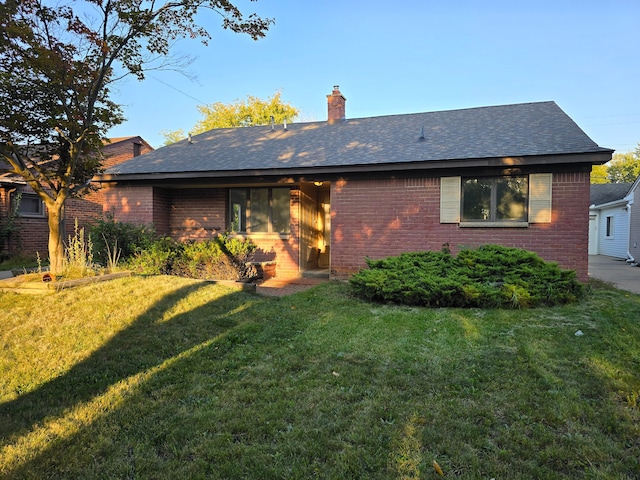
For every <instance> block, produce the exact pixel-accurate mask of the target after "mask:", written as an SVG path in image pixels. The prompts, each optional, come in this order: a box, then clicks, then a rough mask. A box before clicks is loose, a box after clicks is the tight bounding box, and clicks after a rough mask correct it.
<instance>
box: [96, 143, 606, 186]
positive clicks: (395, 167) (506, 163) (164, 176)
mask: <svg viewBox="0 0 640 480" xmlns="http://www.w3.org/2000/svg"><path fill="white" fill-rule="evenodd" d="M612 153H613V150H606V149H605V150H599V151H596V152H586V153H575V154H561V155H535V156H520V157H518V156H515V157H488V158H470V159H460V160H451V159H447V160H426V161H416V162H402V163H379V164H354V165H335V166H311V167H288V168H264V169H246V170H209V171H187V172H156V173H113V174H102V175H97V176H96V177H94V180H93V181H95V182H100V183H109V182H117V181H137V180H147V181H148V180H185V179H190V178H194V177H198V178H204V177H216V178H233V177H261V176H279V175H309V174H343V173H344V174H347V173H369V172H371V173H374V172H375V173H381V172H399V171H409V170H442V169H458V168H470V167H503V168H509V167H519V166H533V165H558V164H591V165H595V164H599V163H606V162H607V161H609V160H610V159H611V155H612Z"/></svg>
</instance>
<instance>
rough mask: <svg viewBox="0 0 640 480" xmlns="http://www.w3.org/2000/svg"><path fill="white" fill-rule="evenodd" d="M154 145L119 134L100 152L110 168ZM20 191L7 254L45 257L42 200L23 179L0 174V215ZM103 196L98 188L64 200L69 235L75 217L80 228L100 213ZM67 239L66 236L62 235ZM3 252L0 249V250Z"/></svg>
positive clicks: (46, 245)
mask: <svg viewBox="0 0 640 480" xmlns="http://www.w3.org/2000/svg"><path fill="white" fill-rule="evenodd" d="M152 150H153V148H152V147H151V146H150V145H149V144H148V143H147V142H146V141H145V140H144V139H142V138H141V137H139V136H134V137H122V138H113V139H110V142H109V143H107V144H105V146H104V148H103V155H104V157H105V161H104V164H103V166H104V168H109V167H113V166H115V165H117V164H119V163H121V162H124V161H127V160H130V159H132V158H134V157H136V156H138V155H141V154H143V153H148V152H150V151H152ZM17 193H21V194H22V200H21V203H20V216H19V218H18V220H17V222H16V223H17V227H18V229H17V232H16V233H14V234H12V235H11V236H10V237H9V239H8V242H7V244H6V245H5V246H4V247H5V251H7V252H8V253H12V254H15V253H21V254H25V255H34V254H36V253H38V254H39V255H40V256H41V257H42V258H43V259H45V258H47V257H48V239H49V227H48V225H47V212H46V208H45V207H44V204H43V202H42V200H40V198H39V197H38V196H37V195H36V194H35V193H34V192H33V190H32V189H31V187H29V186H28V185H27V184H26V182H25V181H24V180H23V179H22V178H21V177H18V176H16V175H12V174H6V173H5V174H0V217H1V218H6V217H7V215H8V212H9V211H10V208H11V205H12V202H13V199H14V198H15V194H17ZM103 203H104V198H103V194H102V192H100V190H98V191H96V192H92V193H90V194H88V195H85V196H83V197H82V198H71V199H69V200H67V202H66V206H65V208H66V225H65V228H66V235H67V236H68V235H72V234H73V229H74V225H75V219H76V218H77V219H78V225H79V226H80V227H84V226H87V225H88V224H89V223H91V222H92V221H94V220H95V219H96V218H98V217H100V216H102V214H103ZM65 240H66V238H65ZM0 253H2V252H0Z"/></svg>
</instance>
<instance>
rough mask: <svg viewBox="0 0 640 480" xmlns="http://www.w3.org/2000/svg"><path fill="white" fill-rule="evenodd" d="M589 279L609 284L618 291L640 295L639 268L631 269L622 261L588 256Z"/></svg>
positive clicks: (599, 256) (601, 256)
mask: <svg viewBox="0 0 640 480" xmlns="http://www.w3.org/2000/svg"><path fill="white" fill-rule="evenodd" d="M589 277H591V278H596V279H598V280H602V281H605V282H608V283H611V284H613V285H614V286H615V287H616V288H619V289H620V290H626V291H628V292H632V293H638V294H640V267H632V266H631V265H629V264H628V263H627V262H626V261H625V260H624V259H621V258H614V257H607V256H605V255H589Z"/></svg>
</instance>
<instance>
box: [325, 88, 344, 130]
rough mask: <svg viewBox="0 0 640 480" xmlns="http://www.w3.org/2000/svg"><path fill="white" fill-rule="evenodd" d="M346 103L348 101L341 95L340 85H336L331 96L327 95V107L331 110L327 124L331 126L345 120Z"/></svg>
mask: <svg viewBox="0 0 640 480" xmlns="http://www.w3.org/2000/svg"><path fill="white" fill-rule="evenodd" d="M346 102H347V99H346V98H344V95H342V94H341V93H340V88H339V87H338V85H334V86H333V91H332V92H331V95H327V107H328V110H329V115H328V117H327V123H329V125H333V124H334V123H339V122H341V121H343V120H344V119H345V108H344V105H345V103H346Z"/></svg>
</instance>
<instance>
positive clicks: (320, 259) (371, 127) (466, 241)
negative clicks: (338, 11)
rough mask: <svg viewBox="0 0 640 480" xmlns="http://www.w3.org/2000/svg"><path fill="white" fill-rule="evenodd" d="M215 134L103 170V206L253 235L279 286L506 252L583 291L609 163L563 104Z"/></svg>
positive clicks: (163, 221) (170, 229)
mask: <svg viewBox="0 0 640 480" xmlns="http://www.w3.org/2000/svg"><path fill="white" fill-rule="evenodd" d="M327 99H328V113H329V115H328V121H326V122H324V121H323V122H310V123H299V124H289V125H271V126H263V127H249V128H235V129H215V130H210V131H208V132H205V133H202V134H200V135H197V136H194V137H193V138H191V139H188V140H184V141H181V142H178V143H175V144H172V145H169V146H166V147H163V148H160V149H158V150H155V151H154V152H151V153H149V154H146V155H143V156H140V157H138V158H135V159H133V160H130V161H128V162H124V163H121V164H119V165H117V166H115V167H112V168H110V169H108V170H107V171H106V172H105V174H104V175H102V176H101V177H100V178H99V179H98V181H100V182H102V183H103V185H104V186H105V187H106V188H105V189H104V190H103V192H104V194H105V208H106V209H107V210H110V211H112V212H113V213H114V215H115V218H116V219H117V220H123V221H134V222H142V223H149V222H151V223H153V224H155V226H156V229H157V230H158V231H159V232H162V233H165V234H169V235H171V236H173V237H174V238H177V239H202V238H210V237H212V236H214V235H216V234H218V233H220V232H226V231H230V232H232V234H234V235H238V236H246V237H250V238H252V239H253V240H254V241H255V242H256V243H257V244H258V245H259V247H260V255H261V256H260V258H261V259H263V260H275V261H276V262H277V275H278V276H298V275H301V274H305V273H306V272H309V271H312V270H315V269H318V268H320V269H322V268H325V269H327V271H329V272H330V274H331V276H332V277H333V278H345V277H347V276H349V275H350V274H353V273H354V272H356V271H357V270H358V269H360V268H362V267H363V266H365V258H367V257H370V258H381V257H386V256H389V255H395V254H399V253H401V252H405V251H418V250H440V249H441V248H442V246H443V244H445V243H447V244H448V245H449V247H450V248H451V250H452V251H453V252H456V251H458V250H459V249H460V248H464V247H475V246H478V245H481V244H487V243H498V244H502V245H506V246H512V247H520V248H525V249H529V250H533V251H535V252H538V253H539V254H540V255H541V256H542V257H543V258H544V259H546V260H550V261H556V262H558V263H559V264H560V265H561V266H562V267H565V268H571V269H575V270H576V271H577V273H578V276H579V278H580V279H581V280H583V281H586V280H587V265H588V256H587V242H588V206H589V173H590V171H591V167H592V165H594V164H602V163H605V162H607V161H608V160H610V159H611V155H612V153H613V151H612V150H610V149H606V148H601V147H599V146H598V145H596V144H595V143H594V142H593V141H592V140H591V139H590V138H589V137H588V136H587V135H586V134H585V133H584V132H583V131H582V130H581V129H580V128H579V127H578V126H577V125H576V124H575V123H574V122H573V121H572V120H571V119H570V118H569V117H568V116H567V115H566V114H565V113H564V112H563V111H562V110H561V109H560V108H559V107H558V106H557V105H556V104H555V103H553V102H539V103H527V104H518V105H503V106H492V107H482V108H470V109H464V110H452V111H442V112H429V113H415V114H406V115H390V116H381V117H373V118H357V119H347V118H346V116H345V103H346V99H345V97H344V96H343V95H342V94H341V92H340V90H339V89H338V87H337V86H336V87H334V89H333V92H332V93H331V94H330V95H327Z"/></svg>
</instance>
